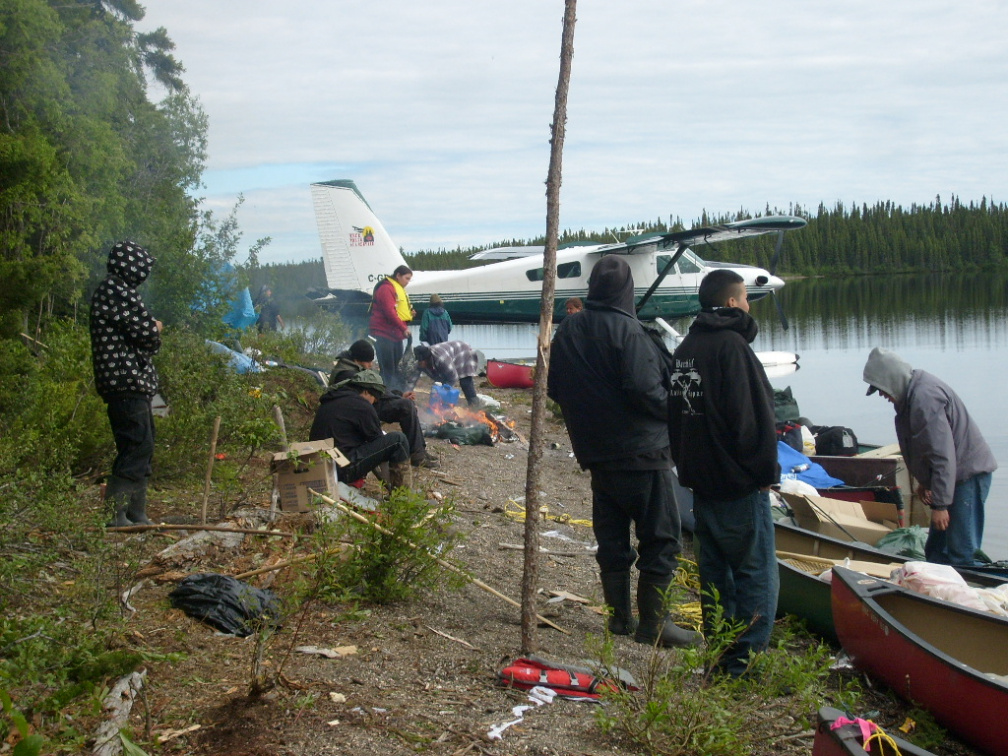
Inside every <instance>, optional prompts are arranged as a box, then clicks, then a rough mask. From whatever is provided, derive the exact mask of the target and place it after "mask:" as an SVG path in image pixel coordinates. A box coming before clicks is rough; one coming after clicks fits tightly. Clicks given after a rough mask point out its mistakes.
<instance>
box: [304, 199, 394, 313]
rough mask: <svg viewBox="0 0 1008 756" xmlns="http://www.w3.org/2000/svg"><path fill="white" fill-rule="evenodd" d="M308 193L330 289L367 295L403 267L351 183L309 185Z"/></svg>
mask: <svg viewBox="0 0 1008 756" xmlns="http://www.w3.org/2000/svg"><path fill="white" fill-rule="evenodd" d="M311 193H312V203H313V204H314V206H315V220H316V222H317V223H318V230H319V239H320V240H321V242H322V263H323V265H324V267H325V274H326V282H327V284H328V286H329V288H330V289H334V290H340V291H347V290H349V291H361V292H364V293H367V294H370V293H371V290H372V289H373V288H374V284H375V282H377V281H379V280H381V279H382V277H384V276H387V275H391V273H392V271H393V270H395V269H396V268H397V267H398V266H400V265H404V264H405V262H406V261H405V260H404V259H403V256H402V254H401V253H400V252H399V248H398V247H397V246H396V245H395V243H394V242H393V241H392V238H391V237H390V236H389V235H388V232H387V231H386V230H385V227H384V226H382V224H381V221H379V220H378V218H377V217H376V216H375V214H374V212H373V211H372V210H371V207H370V205H368V203H367V201H366V200H365V199H364V196H363V195H362V194H361V193H360V190H359V189H358V188H357V185H356V184H354V182H353V181H349V180H336V181H323V182H320V183H317V184H312V185H311Z"/></svg>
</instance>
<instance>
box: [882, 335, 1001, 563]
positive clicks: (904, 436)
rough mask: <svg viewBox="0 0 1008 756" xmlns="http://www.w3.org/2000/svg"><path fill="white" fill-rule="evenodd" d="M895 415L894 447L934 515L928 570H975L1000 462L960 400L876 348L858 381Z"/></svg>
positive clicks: (945, 387) (928, 376) (938, 382)
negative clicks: (935, 567)
mask: <svg viewBox="0 0 1008 756" xmlns="http://www.w3.org/2000/svg"><path fill="white" fill-rule="evenodd" d="M862 377H863V379H864V382H865V383H867V384H868V395H869V396H870V395H871V394H874V393H875V392H876V391H877V392H878V393H879V395H880V396H882V397H883V398H884V399H886V400H887V401H889V402H891V403H892V405H893V406H894V407H895V408H896V440H897V441H898V442H899V447H900V453H901V454H902V455H903V459H904V460H906V464H907V468H908V469H909V470H910V473H911V474H912V475H913V476H914V478H915V479H916V480H917V495H918V496H919V497H920V498H921V501H923V502H924V503H925V504H926V505H928V506H929V507H930V508H931V527H930V529H929V530H928V537H927V542H926V543H925V544H924V556H925V558H926V559H927V561H929V562H937V563H939V564H952V565H955V566H957V567H960V566H961V567H974V566H976V565H978V564H980V562H979V561H978V560H977V559H976V556H975V554H976V551H977V549H979V548H980V544H981V542H982V541H983V530H984V506H985V505H986V502H987V494H988V492H989V491H990V485H991V479H992V477H993V473H994V471H995V470H996V469H997V461H996V460H995V459H994V454H993V452H991V449H990V446H988V445H987V441H986V440H984V437H983V436H982V435H981V434H980V428H979V427H977V424H976V422H974V420H973V418H972V417H970V414H969V412H968V411H967V410H966V405H965V404H963V401H962V399H960V398H959V396H958V394H956V392H955V391H953V390H952V389H951V388H950V387H949V386H948V385H947V384H945V383H944V382H943V381H941V380H940V379H938V378H936V377H935V376H933V375H931V374H930V373H928V372H925V371H924V370H914V369H913V368H912V367H911V366H910V364H909V363H908V362H906V361H905V360H903V359H902V358H900V357H899V355H897V354H896V353H894V352H890V351H889V350H887V349H881V348H880V347H875V348H874V349H873V350H872V351H871V354H869V355H868V361H867V362H866V363H865V367H864V372H863V374H862Z"/></svg>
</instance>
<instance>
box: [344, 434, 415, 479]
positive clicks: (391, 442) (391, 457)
mask: <svg viewBox="0 0 1008 756" xmlns="http://www.w3.org/2000/svg"><path fill="white" fill-rule="evenodd" d="M343 453H344V454H346V455H347V459H349V460H350V464H349V465H347V466H346V467H341V468H339V470H338V472H337V474H336V477H338V478H339V479H340V480H342V481H343V482H344V483H352V482H353V481H355V480H359V479H361V478H363V477H364V476H365V475H367V474H368V473H369V472H371V471H372V470H373V469H374V468H376V467H378V465H380V464H381V463H382V462H393V463H399V462H405V461H406V460H407V459H409V444H408V443H407V441H406V436H404V435H403V434H402V433H400V432H399V431H392V432H391V433H385V434H382V435H381V436H379V437H378V438H376V439H375V440H374V441H368V442H367V443H365V444H361V445H360V446H357V447H355V448H353V449H351V450H350V451H349V452H347V451H346V450H345V449H344V450H343Z"/></svg>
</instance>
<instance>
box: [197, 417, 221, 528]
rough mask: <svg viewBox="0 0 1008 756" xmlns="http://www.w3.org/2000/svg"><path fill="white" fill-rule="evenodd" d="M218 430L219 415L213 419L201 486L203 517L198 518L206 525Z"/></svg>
mask: <svg viewBox="0 0 1008 756" xmlns="http://www.w3.org/2000/svg"><path fill="white" fill-rule="evenodd" d="M218 432H220V415H217V418H216V419H215V420H214V424H213V433H211V434H210V461H209V462H208V463H207V469H206V484H205V485H204V486H203V518H202V519H201V520H200V522H202V523H203V524H204V525H206V508H207V501H208V500H209V499H210V476H211V475H212V474H213V463H214V457H215V456H216V455H217V433H218Z"/></svg>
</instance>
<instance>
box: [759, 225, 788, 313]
mask: <svg viewBox="0 0 1008 756" xmlns="http://www.w3.org/2000/svg"><path fill="white" fill-rule="evenodd" d="M783 244H784V232H783V231H778V232H777V243H776V244H774V254H773V257H772V258H771V259H770V275H771V276H775V275H777V263H778V262H779V261H780V254H781V247H782V246H783ZM757 281H759V279H757ZM770 293H771V294H772V295H773V301H774V304H775V305H776V306H777V317H779V318H780V322H781V327H782V328H783V329H784V330H785V331H786V330H788V328H789V327H790V324H789V323H788V319H787V315H785V314H784V306H783V305H782V304H781V302H780V300H779V299H778V298H777V291H776V289H774V290H773V291H771V292H770Z"/></svg>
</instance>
